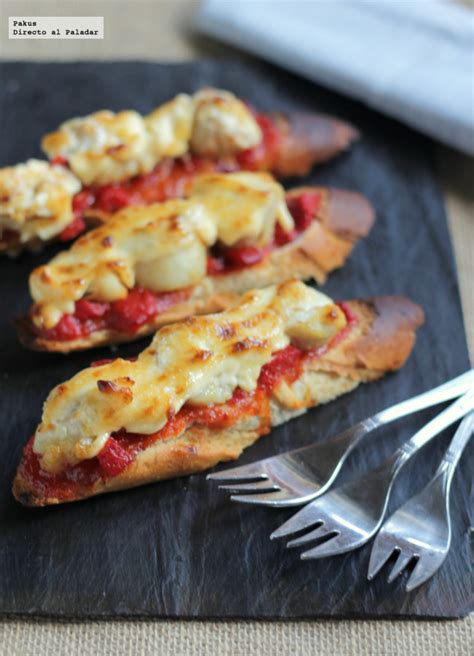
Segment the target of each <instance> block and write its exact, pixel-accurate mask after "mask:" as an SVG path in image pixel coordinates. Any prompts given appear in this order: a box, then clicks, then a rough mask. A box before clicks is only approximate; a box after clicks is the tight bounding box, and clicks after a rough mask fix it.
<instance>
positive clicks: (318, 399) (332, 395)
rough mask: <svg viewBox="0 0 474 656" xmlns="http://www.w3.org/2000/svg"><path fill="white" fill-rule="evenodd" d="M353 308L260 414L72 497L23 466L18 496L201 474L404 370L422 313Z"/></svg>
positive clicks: (150, 453)
mask: <svg viewBox="0 0 474 656" xmlns="http://www.w3.org/2000/svg"><path fill="white" fill-rule="evenodd" d="M288 284H291V283H288ZM347 306H348V308H349V309H350V312H351V313H352V315H353V317H354V318H355V322H354V325H352V327H351V329H350V330H349V332H347V333H346V334H344V336H343V337H342V339H341V340H339V341H338V342H337V344H336V345H334V346H333V347H332V348H329V349H328V350H327V351H326V352H325V353H322V354H321V355H319V357H314V358H310V359H307V360H305V361H304V366H303V370H302V372H301V374H300V375H299V377H298V378H297V379H296V380H294V381H293V382H291V383H287V382H285V381H284V380H282V381H281V382H280V383H279V384H278V385H277V386H276V387H275V388H274V389H273V391H272V392H271V394H270V393H269V396H267V397H265V402H264V403H262V404H261V406H260V409H259V410H258V411H257V412H255V411H253V412H251V413H248V414H246V413H245V412H244V413H243V414H242V416H241V417H239V418H238V420H237V421H236V422H235V423H234V424H233V425H230V426H227V427H226V428H220V429H216V428H212V427H210V426H206V425H205V424H199V422H196V423H194V424H192V425H189V426H188V427H187V428H186V429H185V430H183V432H181V433H180V434H178V435H175V436H174V437H172V438H169V439H160V440H157V441H156V442H154V443H152V444H151V445H149V446H148V447H147V448H145V449H144V450H142V451H140V452H139V453H138V455H137V456H136V457H135V459H134V461H133V462H132V463H131V464H130V465H129V466H128V467H127V468H126V469H125V470H124V471H123V472H122V473H120V474H119V475H117V476H113V477H110V476H103V477H102V478H101V479H100V480H97V481H96V482H95V483H94V484H93V485H91V486H81V485H77V486H76V488H75V490H74V491H73V493H72V494H70V495H69V497H68V498H67V499H64V498H58V497H57V496H56V497H55V496H54V495H51V494H48V492H47V491H45V488H44V487H42V486H41V485H35V484H34V483H33V482H32V481H31V480H30V479H29V478H28V477H26V476H25V475H24V461H22V463H20V466H19V468H18V471H17V474H16V477H15V480H14V483H13V494H14V496H15V498H16V499H17V500H18V501H19V502H20V503H22V504H23V505H26V506H46V505H50V504H57V503H62V502H64V501H76V500H80V499H85V498H87V497H90V496H94V495H97V494H103V493H105V492H113V491H117V490H123V489H126V488H131V487H136V486H139V485H144V484H147V483H152V482H155V481H160V480H164V479H168V478H174V477H176V476H182V475H187V474H193V473H196V472H201V471H203V470H205V469H208V468H209V467H213V466H214V465H216V464H217V463H218V462H221V461H227V460H234V459H236V458H238V457H239V455H240V454H241V453H242V451H243V449H245V448H246V447H247V446H249V445H251V444H253V443H254V442H255V441H256V440H257V439H258V438H259V437H260V436H262V435H264V434H267V433H268V432H269V431H270V430H271V428H272V427H273V426H277V425H279V424H281V423H283V422H285V421H288V420H289V419H291V418H293V417H296V416H298V415H301V414H303V413H304V412H305V411H306V410H307V409H308V408H311V407H314V406H316V405H319V404H321V403H327V402H329V401H331V400H333V399H336V398H337V397H339V396H340V395H342V394H345V393H346V392H349V391H351V390H353V389H355V388H356V387H357V386H358V385H359V384H360V383H365V382H370V381H374V380H376V379H378V378H380V377H382V376H383V375H385V374H386V373H388V372H391V371H395V370H397V369H399V368H400V367H402V365H403V364H404V362H405V361H406V359H407V358H408V356H409V355H410V352H411V351H412V349H413V346H414V343H415V332H416V329H417V328H418V327H419V326H420V325H421V324H422V323H423V320H424V317H423V311H422V309H421V308H420V307H419V306H418V305H416V304H414V303H413V302H412V301H410V300H409V299H407V298H404V297H399V296H382V297H376V298H372V299H368V300H356V301H349V302H348V303H347ZM224 405H225V404H224Z"/></svg>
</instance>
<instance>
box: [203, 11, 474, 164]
mask: <svg viewBox="0 0 474 656" xmlns="http://www.w3.org/2000/svg"><path fill="white" fill-rule="evenodd" d="M195 25H196V27H197V29H198V30H199V31H200V32H203V33H205V34H208V35H211V36H214V37H217V38H219V39H222V40H223V41H227V42H230V43H232V44H233V45H235V46H238V47H240V48H243V49H244V50H249V51H251V52H253V53H255V54H258V55H260V56H262V57H263V58H265V59H267V60H269V61H272V62H274V63H277V64H280V65H281V66H283V67H284V68H288V69H290V70H292V71H294V72H296V73H299V74H300V75H303V76H306V77H308V78H310V79H311V80H313V81H316V82H319V83H321V84H323V85H325V86H327V87H330V88H332V89H335V90H336V91H339V92H341V93H344V94H346V95H349V96H352V97H354V98H357V99H358V100H361V101H363V102H365V103H367V104H368V105H371V106H372V107H375V108H376V109H378V110H380V111H382V112H384V113H386V114H389V115H390V116H393V117H395V118H397V119H399V120H401V121H403V122H405V123H407V124H409V125H411V126H412V127H415V128H417V129H418V130H420V131H421V132H424V133H426V134H428V135H430V136H432V137H434V138H435V139H438V140H440V141H443V142H444V143H447V144H449V145H451V146H454V147H456V148H459V149H460V150H463V151H465V152H467V153H469V154H471V155H474V12H473V11H471V10H470V9H468V8H467V7H462V6H458V5H454V4H453V3H452V2H448V1H446V0H444V1H443V0H376V1H374V0H351V1H343V0H338V1H337V0H331V1H330V2H329V1H327V0H247V1H245V0H204V1H203V3H202V5H201V8H200V10H199V12H198V13H197V15H196V19H195Z"/></svg>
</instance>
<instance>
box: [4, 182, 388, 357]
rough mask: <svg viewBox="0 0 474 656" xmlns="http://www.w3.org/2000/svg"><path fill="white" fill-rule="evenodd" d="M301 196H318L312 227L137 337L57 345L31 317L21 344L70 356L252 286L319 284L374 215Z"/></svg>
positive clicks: (363, 204) (210, 285) (203, 287)
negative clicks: (36, 327) (294, 281)
mask: <svg viewBox="0 0 474 656" xmlns="http://www.w3.org/2000/svg"><path fill="white" fill-rule="evenodd" d="M304 192H317V193H320V194H321V195H322V203H321V207H320V209H319V210H318V213H317V217H316V219H315V220H314V221H313V222H312V224H311V226H310V227H309V228H308V229H307V230H306V231H305V232H303V233H302V234H301V235H300V236H299V237H298V238H297V239H295V240H294V241H292V242H290V243H289V244H287V245H285V246H283V247H280V248H276V249H274V250H273V251H272V252H271V253H270V255H269V256H268V257H267V258H266V259H265V260H264V261H263V262H261V263H260V264H257V265H254V266H250V267H247V268H245V269H241V270H237V271H232V272H230V273H226V274H221V275H216V276H207V277H206V278H205V279H204V280H203V281H202V282H201V283H200V284H199V285H198V286H197V287H195V288H194V290H193V293H192V295H191V297H190V298H188V300H186V301H185V302H182V303H179V304H177V305H175V306H173V307H172V308H170V309H169V310H168V311H166V312H163V313H161V314H159V315H157V316H156V317H154V318H153V320H152V321H150V322H148V323H146V324H144V325H142V326H141V327H140V328H139V330H137V331H136V332H135V333H133V334H130V333H124V332H120V331H117V330H110V329H107V330H98V331H95V332H94V333H91V334H90V335H88V336H87V337H83V338H80V339H75V340H69V341H59V340H51V339H46V338H44V337H41V336H39V335H38V334H37V333H36V331H35V330H34V324H33V321H32V317H31V313H30V314H29V315H27V316H25V317H21V318H20V319H19V320H18V321H17V328H18V334H19V337H20V340H21V342H22V343H23V344H24V345H25V346H27V347H28V348H31V349H34V350H39V351H51V352H58V353H70V352H72V351H80V350H86V349H90V348H95V347H99V346H104V345H107V344H118V343H121V342H130V341H133V340H136V339H140V338H141V337H144V336H146V335H150V334H153V333H154V332H155V331H156V330H157V329H158V328H160V327H161V326H163V325H166V324H168V323H174V322H175V321H180V320H181V319H184V318H186V317H188V316H191V315H193V314H209V313H211V312H218V311H220V310H224V309H225V308H226V307H228V306H229V305H230V304H231V303H233V302H234V301H235V300H236V298H237V297H238V295H239V294H241V293H243V292H245V291H247V290H248V289H252V288H255V287H264V286H267V285H273V284H279V283H282V282H285V281H286V280H291V279H301V280H310V279H312V280H315V281H316V282H317V283H318V284H320V285H321V284H323V283H324V282H325V280H326V277H327V275H328V274H329V273H330V272H331V271H333V270H334V269H337V268H339V267H341V266H342V265H343V264H344V262H345V260H346V258H347V257H348V256H349V255H350V253H351V251H352V249H353V248H354V246H355V245H356V243H357V242H358V240H359V239H361V238H363V237H365V236H366V235H367V234H368V233H369V231H370V229H371V228H372V225H373V222H374V219H375V214H374V210H373V207H372V205H371V204H370V203H369V201H368V200H367V199H366V198H365V197H364V196H362V194H359V193H357V192H349V191H343V190H341V189H327V188H318V187H298V188H295V189H292V190H291V191H289V192H288V193H287V194H286V196H287V198H291V197H293V196H295V197H296V196H298V195H300V194H301V193H304Z"/></svg>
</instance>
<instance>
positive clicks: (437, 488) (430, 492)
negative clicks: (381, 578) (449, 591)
mask: <svg viewBox="0 0 474 656" xmlns="http://www.w3.org/2000/svg"><path fill="white" fill-rule="evenodd" d="M473 431H474V412H471V413H470V414H469V415H468V416H467V417H465V418H464V419H463V421H462V423H461V425H460V426H459V428H458V430H457V431H456V433H455V435H454V437H453V440H452V442H451V444H450V445H449V448H448V450H447V451H446V453H445V454H444V457H443V459H442V460H441V463H440V465H439V467H438V469H437V470H436V473H435V475H434V476H433V478H432V479H431V481H430V482H429V483H428V485H427V486H426V487H425V488H424V489H423V490H422V491H421V492H420V493H419V494H417V495H416V496H414V497H412V498H411V499H409V501H407V502H406V503H405V504H404V505H403V506H401V508H399V509H398V510H397V511H396V512H395V513H394V514H393V515H392V516H391V517H389V519H388V520H387V521H386V522H385V524H384V525H383V526H382V528H381V529H380V532H379V534H378V535H377V537H376V538H375V542H374V546H373V547H372V552H371V554H370V562H369V573H368V576H367V578H368V579H369V581H370V580H371V579H372V578H373V577H374V576H375V575H376V574H377V573H378V572H379V571H380V570H381V569H382V567H383V566H384V564H385V563H386V562H387V560H388V559H389V558H390V556H391V555H392V554H393V553H394V552H395V553H396V554H398V558H397V560H396V562H395V564H394V566H393V568H392V570H391V572H390V575H389V577H388V582H389V583H391V582H392V581H393V580H394V579H395V578H396V577H397V576H398V575H399V574H401V573H402V571H403V570H404V569H405V567H407V565H408V564H409V563H410V562H411V561H413V560H414V559H416V560H417V562H416V565H415V567H414V569H413V571H412V573H411V575H410V577H409V579H408V581H407V584H406V588H405V589H406V591H407V592H411V590H414V589H415V588H417V587H418V586H419V585H421V584H422V583H424V582H425V581H427V580H428V579H429V578H431V577H432V576H433V574H435V572H437V571H438V569H439V568H440V567H441V565H442V563H443V562H444V559H445V558H446V556H447V554H448V551H449V548H450V546H451V515H450V507H449V499H450V490H451V481H452V480H453V474H454V472H455V470H456V466H457V464H458V462H459V458H460V457H461V454H462V452H463V450H464V448H465V446H466V444H467V443H468V442H469V439H470V437H471V436H472V432H473Z"/></svg>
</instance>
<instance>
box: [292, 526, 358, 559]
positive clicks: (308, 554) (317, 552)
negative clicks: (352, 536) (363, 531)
mask: <svg viewBox="0 0 474 656" xmlns="http://www.w3.org/2000/svg"><path fill="white" fill-rule="evenodd" d="M330 532H331V533H334V531H330ZM365 542H366V539H364V538H361V539H360V541H359V543H357V544H354V543H349V542H347V539H346V538H345V537H344V535H343V533H336V535H334V537H332V538H331V539H329V540H328V541H327V542H323V544H318V545H317V546H316V547H313V549H309V550H308V551H304V552H303V553H302V554H301V556H300V557H301V560H313V559H316V558H326V557H327V556H338V555H339V554H343V553H346V552H347V551H353V550H354V549H358V548H359V547H361V546H362V545H363V544H365Z"/></svg>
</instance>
